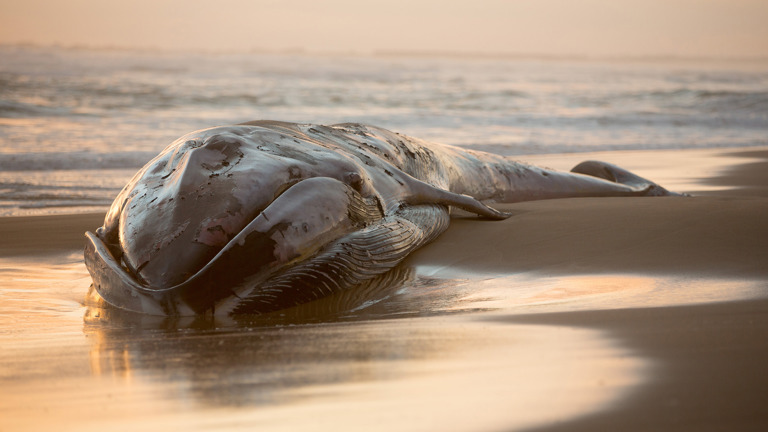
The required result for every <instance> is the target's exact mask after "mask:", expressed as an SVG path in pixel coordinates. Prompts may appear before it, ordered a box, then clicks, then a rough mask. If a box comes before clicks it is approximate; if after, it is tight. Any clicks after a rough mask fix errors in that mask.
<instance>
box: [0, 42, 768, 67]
mask: <svg viewBox="0 0 768 432" xmlns="http://www.w3.org/2000/svg"><path fill="white" fill-rule="evenodd" d="M0 48H30V49H59V50H68V51H114V52H144V53H161V54H201V55H244V54H245V55H248V54H266V55H306V56H321V57H322V56H351V57H411V58H413V57H424V58H464V59H468V60H475V59H476V60H482V59H498V60H542V61H647V62H659V61H682V62H750V63H762V62H768V55H766V56H719V55H684V54H672V53H657V54H637V55H632V54H585V53H582V54H575V53H574V54H555V53H534V52H531V53H526V52H503V51H450V50H430V49H424V50H419V49H413V50H407V49H406V50H402V49H372V50H365V51H362V50H354V49H348V50H343V49H339V50H313V49H306V48H301V47H292V48H281V49H270V48H263V47H253V48H250V49H206V48H168V47H159V46H127V45H110V44H104V45H91V44H78V43H73V44H60V43H38V42H0Z"/></svg>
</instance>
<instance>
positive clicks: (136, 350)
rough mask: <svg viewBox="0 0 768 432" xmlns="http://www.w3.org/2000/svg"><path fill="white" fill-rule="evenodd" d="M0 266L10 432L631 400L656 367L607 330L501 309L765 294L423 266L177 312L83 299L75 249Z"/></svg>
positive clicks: (4, 397) (481, 421) (333, 418)
mask: <svg viewBox="0 0 768 432" xmlns="http://www.w3.org/2000/svg"><path fill="white" fill-rule="evenodd" d="M0 264H1V265H0V268H2V270H1V273H0V275H2V288H1V289H0V294H2V302H0V329H1V330H0V343H1V344H2V345H3V350H2V352H0V384H2V385H1V386H0V388H2V390H0V414H1V415H0V418H2V424H0V425H1V426H2V427H3V429H9V430H22V429H23V430H48V429H50V428H53V427H55V428H57V429H62V427H63V429H65V430H66V429H78V430H91V429H93V430H96V429H103V428H104V427H108V428H109V429H110V430H136V429H138V428H141V429H148V430H158V429H165V428H167V427H185V428H191V429H203V428H214V429H216V430H237V429H252V428H254V427H265V428H268V429H269V430H297V429H306V428H311V429H313V430H326V429H328V430H330V429H333V430H473V431H479V430H500V429H510V428H512V429H518V428H524V427H532V426H536V425H543V424H548V423H552V422H563V421H567V420H570V419H573V418H576V417H579V416H583V415H586V414H589V413H590V412H594V411H597V410H601V409H606V408H607V407H610V406H612V405H613V404H616V403H618V402H620V401H621V400H623V398H626V397H628V396H629V395H631V394H632V393H633V392H635V391H637V389H638V388H639V387H640V386H642V383H643V382H644V381H645V380H647V379H649V378H650V376H651V375H652V372H653V369H654V367H655V366H654V364H653V363H652V362H651V361H650V360H648V359H646V358H643V356H642V355H641V354H639V353H636V352H633V351H632V350H631V349H629V348H627V347H626V346H625V345H624V344H623V342H622V341H620V340H615V339H613V337H612V336H611V335H610V334H608V333H605V332H601V331H597V330H594V329H585V328H575V327H556V326H537V325H519V324H505V323H501V322H498V321H497V320H494V319H492V318H493V317H495V316H499V315H503V316H508V315H509V314H525V313H530V312H547V311H564V310H591V309H603V310H605V309H612V308H622V307H646V306H666V305H671V304H690V303H698V302H713V301H726V300H734V299H743V298H752V297H755V296H759V295H761V294H760V292H761V289H762V291H764V287H763V286H762V285H763V284H761V283H758V282H754V283H752V282H749V281H745V280H739V281H727V280H719V281H713V280H696V279H691V278H687V279H686V278H680V277H678V278H664V277H661V278H659V277H656V278H650V277H642V276H634V275H603V276H569V277H550V278H546V277H540V276H535V277H533V276H531V275H527V276H526V275H506V276H504V275H495V276H494V275H478V276H472V275H468V274H467V273H466V272H464V273H461V272H460V273H458V274H451V273H450V271H449V270H448V269H435V268H428V267H421V268H414V269H404V270H402V271H401V272H400V274H399V275H397V276H396V277H393V278H392V280H394V281H396V284H394V285H390V286H383V287H380V288H378V289H376V290H372V291H370V292H368V293H366V295H365V296H364V297H356V298H344V299H336V300H333V301H329V302H326V303H324V304H321V305H319V306H318V305H315V306H312V307H310V308H309V309H306V310H305V311H304V312H303V313H302V312H294V313H291V312H287V313H286V312H283V313H278V314H275V315H273V316H270V317H266V318H263V317H262V318H253V319H244V320H239V321H225V320H213V319H200V318H198V319H187V320H184V319H172V320H168V319H159V318H152V317H146V316H137V315H133V314H125V313H120V312H119V311H115V310H113V309H109V308H103V307H102V306H101V305H100V304H99V303H98V302H95V301H94V299H93V298H87V299H84V298H83V293H84V292H85V291H86V290H87V287H88V285H89V284H90V279H89V277H88V274H87V272H86V270H85V268H84V266H83V264H82V261H81V258H80V257H79V254H78V253H73V254H71V255H67V256H51V257H49V258H47V259H41V258H32V259H26V258H6V259H3V260H2V263H0ZM459 270H460V269H459ZM693 293H695V295H693ZM318 311H321V312H322V313H318Z"/></svg>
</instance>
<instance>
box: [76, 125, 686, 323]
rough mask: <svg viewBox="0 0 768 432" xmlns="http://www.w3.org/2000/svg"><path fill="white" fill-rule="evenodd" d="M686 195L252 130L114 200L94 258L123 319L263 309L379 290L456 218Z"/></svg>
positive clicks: (432, 152) (220, 137)
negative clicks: (579, 201)
mask: <svg viewBox="0 0 768 432" xmlns="http://www.w3.org/2000/svg"><path fill="white" fill-rule="evenodd" d="M648 195H653V196H664V195H675V194H674V193H671V192H668V191H667V190H666V189H664V188H662V187H661V186H659V185H657V184H655V183H653V182H651V181H648V180H646V179H643V178H641V177H638V176H636V175H634V174H632V173H629V172H627V171H625V170H623V169H621V168H618V167H616V166H613V165H610V164H607V163H603V162H594V161H589V162H585V163H582V164H579V165H578V166H576V167H575V168H574V169H573V170H572V172H558V171H554V170H549V169H544V168H539V167H534V166H530V165H526V164H523V163H519V162H515V161H512V160H510V159H508V158H504V157H501V156H497V155H493V154H489V153H483V152H476V151H469V150H462V149H459V148H456V147H451V146H442V145H438V144H434V143H428V142H425V141H423V140H419V139H416V138H412V137H407V136H404V135H401V134H397V133H394V132H391V131H388V130H385V129H382V128H378V127H373V126H366V125H360V124H340V125H332V126H321V125H309V124H295V123H284V122H276V121H255V122H249V123H245V124H240V125H233V126H222V127H215V128H211V129H205V130H201V131H197V132H192V133H190V134H188V135H185V136H183V137H181V138H179V139H178V140H176V141H175V142H174V143H172V144H171V145H169V146H168V147H167V148H166V149H165V150H164V151H163V152H162V153H160V155H158V156H157V157H155V158H154V159H153V160H151V161H150V162H149V163H148V164H147V165H145V166H144V168H142V169H141V170H140V171H139V172H138V173H137V174H136V175H135V176H134V178H133V179H132V180H131V181H130V182H129V183H128V184H127V185H126V186H125V188H124V189H123V191H122V192H121V193H120V194H119V195H118V197H117V198H116V199H115V201H114V203H113V204H112V207H111V209H110V211H109V212H108V213H107V216H106V218H105V221H104V225H103V226H102V227H100V228H99V229H97V230H96V231H95V233H92V232H88V233H86V236H87V239H88V240H87V243H86V250H85V262H86V267H87V268H88V271H89V273H90V274H91V277H92V278H93V286H94V288H95V290H96V291H97V292H98V294H99V295H100V296H101V297H102V298H103V299H104V300H105V301H106V302H107V303H110V304H112V305H113V306H116V307H118V308H121V309H127V310H131V311H135V312H141V313H147V314H154V315H196V314H204V313H214V314H243V313H245V314H248V313H265V312H271V311H275V310H280V309H285V308H289V307H292V306H295V305H298V304H302V303H307V302H310V301H312V300H316V299H319V298H322V297H325V296H327V295H330V294H333V293H337V292H340V291H344V290H349V289H355V288H356V287H360V286H362V285H365V284H370V283H372V281H374V280H375V279H376V278H377V277H380V276H381V275H384V274H385V273H387V272H388V271H390V270H391V269H393V268H394V267H395V266H397V264H398V263H400V262H401V261H402V260H403V259H404V258H405V257H406V256H408V254H409V253H410V252H412V251H414V250H416V249H418V248H419V247H421V246H423V245H424V244H426V243H428V242H429V241H431V240H432V239H434V238H435V237H437V236H438V235H440V233H442V232H443V231H445V229H447V228H448V225H449V222H450V217H449V209H450V207H457V208H461V209H463V210H466V211H469V212H473V213H476V214H477V215H479V216H481V217H484V218H487V219H504V218H506V217H508V216H509V215H508V214H504V213H501V212H499V211H496V210H494V209H493V208H491V207H489V206H488V205H487V204H490V203H494V202H497V203H501V202H504V203H510V202H519V201H529V200H539V199H549V198H563V197H588V196H648Z"/></svg>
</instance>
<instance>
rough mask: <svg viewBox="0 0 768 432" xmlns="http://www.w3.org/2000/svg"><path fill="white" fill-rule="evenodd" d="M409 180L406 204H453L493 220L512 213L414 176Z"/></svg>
mask: <svg viewBox="0 0 768 432" xmlns="http://www.w3.org/2000/svg"><path fill="white" fill-rule="evenodd" d="M411 180H412V181H411V182H410V184H409V185H408V186H409V187H410V190H411V194H410V195H408V196H407V197H406V198H405V199H404V200H403V201H404V202H405V203H406V204H409V205H423V204H437V205H444V206H453V207H456V208H460V209H462V210H464V211H468V212H470V213H474V214H476V215H478V216H482V217H485V218H488V219H493V220H503V219H506V218H508V217H510V216H512V213H505V212H501V211H498V210H496V209H494V208H491V207H488V206H487V205H485V204H483V203H481V202H480V201H478V200H477V199H475V198H473V197H471V196H469V195H462V194H458V193H455V192H451V191H447V190H445V189H440V188H437V187H435V186H432V185H430V184H428V183H425V182H422V181H420V180H417V179H415V178H411Z"/></svg>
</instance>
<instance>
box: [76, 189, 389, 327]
mask: <svg viewBox="0 0 768 432" xmlns="http://www.w3.org/2000/svg"><path fill="white" fill-rule="evenodd" d="M275 195H276V196H275V198H274V199H273V201H272V202H271V203H269V205H267V207H266V208H265V209H264V210H262V211H261V212H259V213H258V215H257V216H256V217H255V218H254V219H253V220H251V221H250V222H249V223H248V224H246V226H245V227H244V228H242V229H241V230H240V231H239V232H238V233H237V234H236V235H235V236H234V237H233V238H232V239H231V240H229V242H228V243H226V245H224V246H223V247H222V248H220V250H218V252H217V253H216V254H215V256H214V257H213V258H212V259H210V260H209V261H208V262H207V263H206V264H205V265H203V266H202V267H201V268H200V269H199V270H197V271H196V272H195V273H194V274H192V275H190V276H189V277H188V278H186V279H184V280H183V281H181V282H179V283H177V284H174V285H172V286H157V285H153V284H152V283H147V279H149V278H146V277H145V276H144V275H142V273H141V271H142V269H138V271H137V270H135V269H133V268H131V266H128V265H126V264H125V252H124V251H123V250H122V249H121V248H120V247H119V246H118V245H113V244H108V243H107V242H106V241H105V239H104V237H103V236H102V235H100V234H101V233H100V232H99V230H97V232H96V234H94V233H90V232H89V233H87V234H86V236H87V237H88V242H87V245H86V254H85V256H86V266H87V267H88V270H89V272H90V273H91V276H92V277H93V280H94V288H95V289H96V291H97V292H98V293H99V294H100V295H101V296H102V298H104V300H105V301H107V303H110V304H112V305H113V306H117V307H120V308H123V309H128V310H134V311H137V312H144V313H152V314H159V315H189V314H199V313H203V312H205V311H207V310H210V309H213V308H215V307H216V306H215V305H216V304H217V303H219V302H221V301H222V300H223V299H225V298H228V297H231V298H234V299H238V298H242V297H247V296H248V295H249V294H250V293H251V291H253V290H254V289H256V288H257V287H258V286H259V285H261V284H263V283H264V282H266V281H268V280H269V279H270V278H272V277H274V276H276V275H279V274H280V273H281V271H282V270H284V269H286V268H292V267H295V266H296V265H297V264H299V263H301V262H302V261H305V260H307V259H309V258H311V257H313V256H314V255H317V254H318V253H321V252H322V251H323V250H324V248H325V247H326V246H327V245H329V244H332V243H333V242H334V241H336V240H338V239H340V238H343V237H345V236H347V235H349V234H350V233H353V232H355V231H359V230H361V229H364V228H365V227H367V226H369V225H371V224H374V223H375V222H377V221H378V220H380V219H382V218H383V216H384V215H383V210H382V206H381V204H380V203H379V200H378V199H377V198H375V197H373V196H372V197H363V196H361V195H360V194H359V193H358V192H357V191H356V190H355V189H353V188H352V187H350V186H349V185H347V184H346V183H343V182H341V181H339V180H336V179H333V178H329V177H315V178H309V179H304V180H301V181H298V182H295V183H294V184H292V185H290V186H289V187H286V188H284V190H282V191H280V192H278V193H276V194H275ZM182 264H183V263H182ZM169 268H171V266H169ZM233 307H234V306H233Z"/></svg>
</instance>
